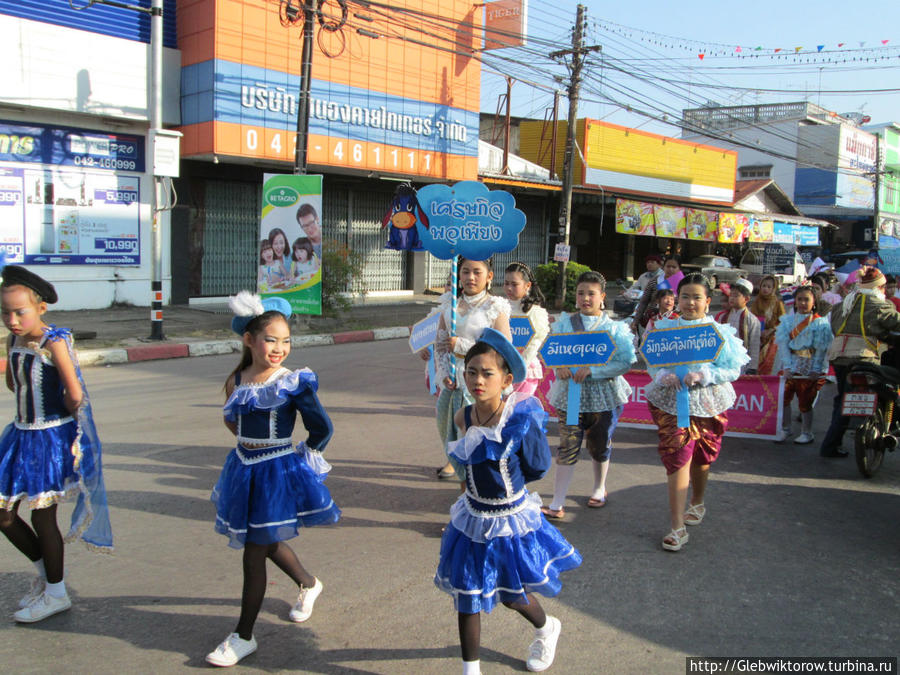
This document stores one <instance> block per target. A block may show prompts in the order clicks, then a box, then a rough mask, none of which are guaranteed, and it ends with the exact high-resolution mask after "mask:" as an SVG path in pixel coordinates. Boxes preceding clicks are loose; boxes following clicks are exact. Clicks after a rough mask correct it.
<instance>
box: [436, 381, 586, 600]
mask: <svg viewBox="0 0 900 675" xmlns="http://www.w3.org/2000/svg"><path fill="white" fill-rule="evenodd" d="M471 411H472V407H471V406H469V407H467V408H466V409H465V419H466V425H467V427H468V429H467V431H466V434H465V436H464V437H463V438H461V439H460V440H459V441H456V442H454V443H451V444H450V445H449V446H448V449H449V452H450V456H451V458H453V459H454V460H455V461H457V462H459V463H460V464H461V465H462V466H463V467H464V468H465V475H466V491H465V493H464V494H463V495H461V496H460V497H459V499H458V500H457V501H456V503H455V504H454V505H453V507H452V508H451V510H450V516H451V519H450V524H449V525H448V526H447V529H446V530H445V531H444V536H443V538H442V540H441V554H440V561H439V563H438V569H437V573H436V574H435V577H434V583H435V585H437V587H438V588H440V589H441V590H443V591H445V592H447V593H449V594H450V595H452V596H453V601H454V604H455V606H456V610H457V611H458V612H462V613H464V614H475V613H478V612H480V611H482V610H483V611H486V612H490V611H491V610H492V609H493V608H494V606H495V605H496V604H497V602H523V601H525V602H527V599H526V598H525V594H526V593H533V592H536V593H540V594H542V595H546V596H554V595H556V594H557V593H559V591H560V588H561V583H560V581H559V574H560V573H561V572H564V571H566V570H570V569H573V568H575V567H578V565H580V564H581V555H580V554H579V553H578V551H577V550H576V549H575V548H574V547H573V546H572V545H571V544H570V543H569V542H567V541H566V540H565V538H564V537H563V536H562V535H561V534H560V533H559V531H558V530H557V529H556V528H555V527H553V526H552V525H550V523H548V522H547V520H546V519H545V518H544V517H543V515H541V511H540V507H541V501H540V497H538V495H536V494H533V493H529V492H528V490H527V489H526V488H525V483H527V482H531V481H534V480H538V479H539V478H541V477H542V476H543V475H544V474H545V473H546V471H547V469H548V468H549V467H550V448H549V446H548V445H547V437H546V435H545V429H544V426H545V423H546V420H547V413H545V412H544V410H543V409H542V408H541V406H540V403H538V401H537V399H535V398H533V397H530V396H529V397H525V398H524V399H522V400H520V398H519V395H518V394H516V393H513V394H512V395H511V396H510V397H509V398H508V399H507V401H506V406H505V408H504V409H503V412H502V413H501V416H500V421H499V422H498V423H497V426H495V427H479V426H469V424H470V422H471Z"/></svg>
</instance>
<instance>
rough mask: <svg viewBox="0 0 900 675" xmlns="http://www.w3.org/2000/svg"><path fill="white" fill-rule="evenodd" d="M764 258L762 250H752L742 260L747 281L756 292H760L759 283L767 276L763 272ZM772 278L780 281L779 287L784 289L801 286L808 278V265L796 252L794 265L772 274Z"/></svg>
mask: <svg viewBox="0 0 900 675" xmlns="http://www.w3.org/2000/svg"><path fill="white" fill-rule="evenodd" d="M763 256H764V253H763V249H762V248H751V249H748V250H747V252H746V253H745V254H744V256H743V257H742V258H741V269H742V270H745V271H746V272H747V279H748V280H749V281H750V283H751V284H753V288H754V289H756V290H759V282H760V281H761V280H762V278H763V277H764V276H766V274H765V272H764V271H763ZM772 276H773V277H775V278H776V279H778V285H779V286H781V287H782V288H783V287H785V286H793V285H794V284H799V283H800V282H801V281H803V280H804V279H805V278H806V264H805V263H804V262H803V258H801V257H800V254H799V253H797V252H794V260H793V264H788V265H785V266H784V267H782V268H780V269H779V270H777V271H776V272H774V273H772Z"/></svg>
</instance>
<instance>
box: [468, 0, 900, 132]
mask: <svg viewBox="0 0 900 675" xmlns="http://www.w3.org/2000/svg"><path fill="white" fill-rule="evenodd" d="M582 4H584V5H585V6H586V7H587V36H586V44H587V45H599V46H600V47H601V48H602V51H601V52H599V53H598V52H595V53H592V54H591V56H590V57H589V58H588V62H587V66H586V70H585V82H584V86H583V90H582V95H581V102H580V105H579V117H591V118H594V119H603V120H606V121H609V122H613V123H616V124H621V125H625V126H631V127H640V128H643V129H646V130H648V131H653V132H656V133H661V134H665V135H669V136H678V135H680V129H679V128H677V127H676V126H673V125H672V124H669V123H667V122H670V121H674V120H676V119H677V118H678V117H679V115H680V111H681V110H682V109H683V108H691V107H699V106H702V105H705V104H706V103H707V102H708V101H709V102H713V103H717V104H720V105H746V104H757V103H778V102H789V101H803V100H808V101H811V102H812V103H816V104H819V105H821V106H822V107H824V108H826V109H828V110H832V111H834V112H837V113H844V112H862V113H864V114H867V115H870V116H871V118H872V120H871V122H872V123H881V122H890V121H895V120H896V121H900V3H848V2H836V1H834V0H822V1H821V2H815V3H813V2H797V1H796V0H780V1H779V2H774V1H772V0H758V1H757V2H755V3H753V4H741V5H739V4H737V3H730V2H710V1H703V2H690V1H686V2H681V3H675V2H671V1H663V0H642V1H641V2H630V3H625V2H617V3H612V2H600V1H597V0H587V1H586V2H583V3H582ZM576 6H577V3H576V2H574V1H571V0H553V1H552V2H549V1H547V0H531V2H530V7H529V19H528V21H529V26H528V30H527V34H528V36H529V39H530V43H529V45H528V46H527V47H525V48H515V49H504V50H497V51H495V52H492V53H488V54H486V55H485V60H484V62H483V69H482V72H483V79H482V99H481V100H482V110H483V111H490V112H493V111H494V110H496V108H497V96H498V95H499V94H501V93H504V92H505V89H506V83H505V80H504V79H503V77H502V76H500V75H497V74H494V72H495V71H496V70H500V71H501V72H503V73H504V74H510V75H513V76H514V77H517V78H519V81H517V82H516V83H515V84H514V86H513V94H512V102H513V106H512V112H513V114H514V115H521V116H532V117H538V118H541V117H543V116H544V110H545V109H546V108H547V107H549V106H550V105H552V98H553V96H552V93H551V90H552V88H554V87H557V88H560V89H563V88H564V84H560V83H558V82H557V83H554V82H553V74H554V73H555V74H557V75H565V73H566V71H565V70H564V69H563V68H562V67H554V66H553V65H552V62H551V61H550V60H549V59H548V58H546V54H548V53H549V52H550V51H554V50H555V49H565V48H567V47H569V46H570V45H571V28H572V25H573V24H574V21H575V14H576ZM883 40H887V41H888V42H887V43H886V44H883V43H882V41H883ZM861 42H864V43H865V44H864V45H863V46H861V45H860V43H861ZM838 43H844V45H843V46H842V47H839V46H838ZM819 45H823V47H822V50H821V52H820V51H818V47H819ZM738 46H740V47H741V51H740V52H737V51H736V48H737V47H738ZM758 46H759V47H762V49H760V50H757V49H756V47H758ZM796 47H802V49H801V51H800V53H799V54H797V53H795V48H796ZM776 49H781V51H780V52H777V53H776V52H775V50H776ZM700 54H703V55H704V56H703V59H700V57H699V55H700ZM891 88H893V89H897V91H891V92H876V91H874V90H878V89H891ZM766 90H778V91H766ZM848 90H861V91H854V92H849V91H848ZM838 92H847V93H838ZM566 105H567V103H566V101H565V99H563V100H562V102H561V109H560V115H561V116H562V117H564V116H565V113H566ZM629 107H631V108H632V109H633V110H631V111H629V110H628V108H629ZM639 111H640V112H639ZM641 113H643V114H641ZM654 118H655V119H654Z"/></svg>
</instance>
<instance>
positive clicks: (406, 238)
mask: <svg viewBox="0 0 900 675" xmlns="http://www.w3.org/2000/svg"><path fill="white" fill-rule="evenodd" d="M417 222H421V223H422V224H423V225H424V226H425V227H426V228H427V227H428V216H426V215H425V212H424V211H423V210H422V207H421V206H419V202H418V201H417V200H416V191H415V189H414V188H413V186H412V185H410V184H409V183H402V184H401V185H399V186H397V190H396V191H395V192H394V198H393V200H392V201H391V207H390V208H389V209H388V210H387V213H385V214H384V218H382V219H381V227H382V229H384V228H385V227H387V226H388V224H390V226H391V230H390V234H389V235H388V242H387V244H385V246H384V247H385V248H389V249H393V250H395V251H423V250H424V248H425V247H424V246H422V241H421V240H420V239H419V231H418V230H417V229H416V223H417Z"/></svg>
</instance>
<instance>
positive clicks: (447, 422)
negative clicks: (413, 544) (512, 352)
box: [435, 258, 511, 480]
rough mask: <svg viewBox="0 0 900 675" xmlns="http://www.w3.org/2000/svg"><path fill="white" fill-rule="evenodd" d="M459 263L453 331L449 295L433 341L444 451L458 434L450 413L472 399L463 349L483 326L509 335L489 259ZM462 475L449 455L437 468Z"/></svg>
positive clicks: (506, 305) (506, 309) (504, 306)
mask: <svg viewBox="0 0 900 675" xmlns="http://www.w3.org/2000/svg"><path fill="white" fill-rule="evenodd" d="M458 267H459V284H460V291H459V305H458V306H457V310H456V311H457V317H456V334H455V335H452V336H451V335H450V326H451V324H452V320H451V317H450V311H451V309H450V304H451V303H450V298H446V299H445V300H444V301H442V302H441V305H440V310H441V314H442V316H441V322H440V325H439V326H438V334H437V342H436V343H435V366H436V367H437V369H438V373H437V374H438V378H439V380H440V382H441V383H442V384H443V389H442V390H441V395H440V396H439V397H438V402H437V425H438V433H439V434H440V436H441V439H442V440H443V443H444V449H445V451H446V448H447V444H448V443H451V442H453V441H455V440H456V439H457V438H458V437H459V435H458V432H457V428H456V425H455V424H454V422H453V416H454V415H455V414H456V411H457V410H459V409H460V408H462V407H463V406H464V405H468V404H469V403H471V402H472V397H471V395H470V394H469V391H468V390H467V389H466V383H465V379H464V377H463V370H464V364H463V359H464V358H465V356H466V352H468V351H469V349H471V348H472V346H473V345H474V344H475V340H477V339H478V336H479V335H481V333H482V331H484V329H485V328H494V329H495V330H498V331H500V332H501V333H503V335H504V336H505V337H506V339H507V340H510V339H511V336H510V333H509V311H510V308H509V302H508V301H507V300H506V299H505V298H498V297H497V296H494V295H491V293H490V288H491V282H492V281H493V280H494V268H493V263H492V261H491V259H490V258H488V259H487V260H467V259H465V258H461V259H460V260H459V262H458ZM445 355H449V356H451V357H452V359H453V363H454V364H455V375H454V376H452V377H451V374H450V369H449V367H448V366H449V363H450V362H451V361H450V359H448V358H446V356H445ZM464 477H465V474H464V471H463V467H462V465H460V464H458V463H456V462H454V460H453V459H452V458H451V459H450V460H449V462H448V464H447V466H445V467H444V468H443V469H441V471H439V472H438V478H442V479H451V478H457V479H459V480H463V479H464Z"/></svg>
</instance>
